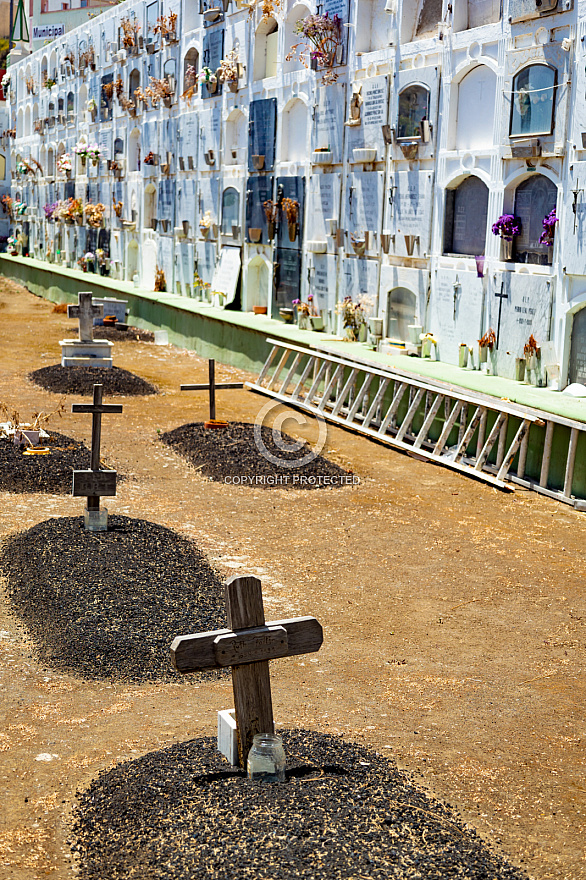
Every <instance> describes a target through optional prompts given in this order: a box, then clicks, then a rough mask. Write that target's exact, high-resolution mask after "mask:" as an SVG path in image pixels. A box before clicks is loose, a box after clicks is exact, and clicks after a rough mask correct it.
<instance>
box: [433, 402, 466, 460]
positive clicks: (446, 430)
mask: <svg viewBox="0 0 586 880" xmlns="http://www.w3.org/2000/svg"><path fill="white" fill-rule="evenodd" d="M447 403H448V398H447V397H446V404H447ZM463 406H464V403H463V401H461V400H456V401H455V403H454V406H453V408H452V411H451V413H450V414H449V416H447V415H446V421H445V422H444V426H443V428H442V432H441V434H440V435H439V438H438V441H437V443H436V444H435V446H434V449H433V454H434V455H441V452H442V449H443V448H444V446H445V445H446V442H447V439H448V437H449V436H450V434H451V432H452V428H453V427H454V425H455V424H456V419H457V418H458V416H459V414H460V410H461V409H462V407H463Z"/></svg>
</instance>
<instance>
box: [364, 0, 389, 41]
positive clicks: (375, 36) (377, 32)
mask: <svg viewBox="0 0 586 880" xmlns="http://www.w3.org/2000/svg"><path fill="white" fill-rule="evenodd" d="M390 21H391V16H390V15H389V14H388V12H386V11H385V9H384V4H383V3H381V2H380V0H359V2H358V12H357V15H356V52H363V53H364V52H374V51H376V49H384V48H386V47H387V46H388V45H389V23H390Z"/></svg>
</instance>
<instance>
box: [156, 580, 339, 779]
mask: <svg viewBox="0 0 586 880" xmlns="http://www.w3.org/2000/svg"><path fill="white" fill-rule="evenodd" d="M226 615H227V621H228V627H229V629H221V630H216V631H215V632H207V633H200V634H197V635H187V636H178V637H177V638H176V639H174V641H173V643H172V645H171V658H172V660H173V664H174V666H175V668H176V669H177V670H178V671H179V672H183V673H188V672H197V671H198V670H200V669H222V668H223V667H226V666H231V667H232V686H233V690H234V705H235V710H236V728H237V733H238V758H239V761H240V765H241V766H242V767H246V758H247V756H248V752H249V751H250V747H251V746H252V740H253V737H254V735H255V734H256V733H274V721H273V705H272V699H271V682H270V676H269V660H275V659H277V658H278V657H292V656H294V655H296V654H307V653H310V652H313V651H319V649H320V647H321V645H322V642H323V630H322V627H321V625H320V623H319V622H318V621H317V620H316V619H315V618H314V617H297V618H293V619H291V620H276V621H273V622H271V623H265V615H264V608H263V601H262V589H261V582H260V581H259V580H258V578H255V577H232V578H230V580H228V581H227V583H226Z"/></svg>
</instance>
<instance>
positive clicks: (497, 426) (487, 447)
mask: <svg viewBox="0 0 586 880" xmlns="http://www.w3.org/2000/svg"><path fill="white" fill-rule="evenodd" d="M505 419H506V415H505V413H499V415H498V416H497V419H496V421H495V423H494V425H493V426H492V431H491V432H490V434H489V435H488V440H487V441H486V443H485V444H484V446H483V449H482V452H481V453H480V455H479V456H478V457H477V458H476V464H475V465H474V470H475V471H481V470H482V468H483V467H484V465H485V462H486V459H487V458H488V456H489V455H490V451H491V449H492V447H493V446H494V444H495V442H496V438H497V437H498V435H499V434H500V430H501V428H502V426H503V422H504V420H505Z"/></svg>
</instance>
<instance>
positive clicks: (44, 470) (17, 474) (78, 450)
mask: <svg viewBox="0 0 586 880" xmlns="http://www.w3.org/2000/svg"><path fill="white" fill-rule="evenodd" d="M47 433H48V434H49V439H48V440H42V441H41V445H43V446H46V447H48V448H49V449H50V450H51V451H50V453H49V455H23V454H22V452H21V450H20V449H19V448H18V446H15V445H14V443H12V441H10V440H4V439H0V490H2V491H3V492H49V493H54V494H57V493H71V484H72V475H73V471H74V470H84V469H86V468H89V466H90V452H89V449H88V448H87V447H86V446H84V444H83V443H78V442H77V440H72V439H71V437H66V436H65V434H57V432H56V431H47Z"/></svg>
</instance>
